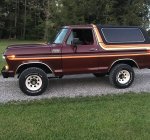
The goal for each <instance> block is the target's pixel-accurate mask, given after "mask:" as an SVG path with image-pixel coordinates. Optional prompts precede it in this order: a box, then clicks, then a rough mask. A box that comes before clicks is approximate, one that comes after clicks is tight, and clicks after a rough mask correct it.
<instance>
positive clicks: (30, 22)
mask: <svg viewBox="0 0 150 140" xmlns="http://www.w3.org/2000/svg"><path fill="white" fill-rule="evenodd" d="M149 9H150V1H149V0H2V1H0V38H1V39H6V38H9V39H10V38H14V39H44V40H49V39H52V38H53V37H54V35H55V34H56V32H57V29H58V28H59V27H61V26H63V25H69V24H91V23H95V24H109V25H110V24H111V25H138V26H142V27H144V28H148V26H149Z"/></svg>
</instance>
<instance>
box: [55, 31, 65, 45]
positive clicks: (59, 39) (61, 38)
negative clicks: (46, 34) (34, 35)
mask: <svg viewBox="0 0 150 140" xmlns="http://www.w3.org/2000/svg"><path fill="white" fill-rule="evenodd" d="M67 32H68V29H61V30H60V31H59V33H58V34H57V36H56V38H55V41H54V43H55V44H61V43H63V41H64V38H65V36H66V34H67Z"/></svg>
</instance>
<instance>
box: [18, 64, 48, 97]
mask: <svg viewBox="0 0 150 140" xmlns="http://www.w3.org/2000/svg"><path fill="white" fill-rule="evenodd" d="M19 86H20V89H21V90H22V92H24V93H25V94H26V95H29V96H37V95H41V94H42V93H43V92H44V91H45V90H46V88H47V86H48V78H47V75H46V73H45V72H44V71H43V70H42V69H39V68H35V67H33V68H28V69H26V70H24V71H23V72H22V73H21V75H20V78H19Z"/></svg>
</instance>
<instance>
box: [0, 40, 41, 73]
mask: <svg viewBox="0 0 150 140" xmlns="http://www.w3.org/2000/svg"><path fill="white" fill-rule="evenodd" d="M39 42H41V41H21V40H0V70H1V69H2V67H3V66H4V64H5V62H4V60H2V54H3V52H4V51H5V49H6V47H7V46H8V45H11V44H22V43H23V44H24V43H25V44H26V43H39Z"/></svg>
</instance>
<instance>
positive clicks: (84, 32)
mask: <svg viewBox="0 0 150 140" xmlns="http://www.w3.org/2000/svg"><path fill="white" fill-rule="evenodd" d="M73 38H78V39H79V40H80V42H81V45H92V44H93V43H94V38H93V32H92V29H73V30H72V32H71V34H70V36H69V37H68V40H67V44H68V45H71V44H72V41H73Z"/></svg>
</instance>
